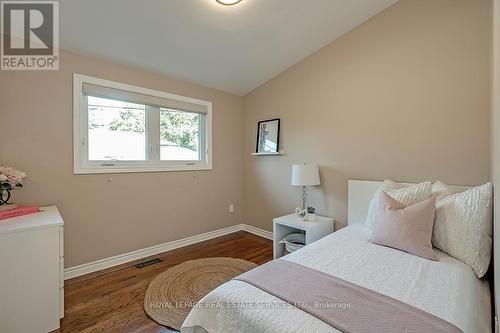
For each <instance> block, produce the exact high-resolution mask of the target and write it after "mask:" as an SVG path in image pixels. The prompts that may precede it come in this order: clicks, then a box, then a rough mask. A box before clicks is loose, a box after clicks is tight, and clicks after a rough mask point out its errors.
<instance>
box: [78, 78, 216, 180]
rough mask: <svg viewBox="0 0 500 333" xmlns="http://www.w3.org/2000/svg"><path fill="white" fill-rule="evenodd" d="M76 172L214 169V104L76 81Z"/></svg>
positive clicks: (103, 82) (99, 82) (94, 80)
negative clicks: (212, 114) (212, 141)
mask: <svg viewBox="0 0 500 333" xmlns="http://www.w3.org/2000/svg"><path fill="white" fill-rule="evenodd" d="M73 85H74V159H75V161H74V172H75V174H86V173H113V172H151V171H181V170H207V169H211V168H212V154H211V119H212V117H211V112H212V103H211V102H207V101H202V100H197V99H193V98H189V97H183V96H178V95H173V94H169V93H164V92H160V91H156V90H149V89H145V88H140V87H135V86H130V85H126V84H121V83H118V82H112V81H107V80H102V79H98V78H93V77H89V76H84V75H79V74H75V75H74V80H73Z"/></svg>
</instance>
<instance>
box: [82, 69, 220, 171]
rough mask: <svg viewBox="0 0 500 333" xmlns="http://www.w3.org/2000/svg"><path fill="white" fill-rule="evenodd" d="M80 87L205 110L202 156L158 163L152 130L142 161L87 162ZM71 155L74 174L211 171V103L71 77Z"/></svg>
mask: <svg viewBox="0 0 500 333" xmlns="http://www.w3.org/2000/svg"><path fill="white" fill-rule="evenodd" d="M84 84H91V85H97V86H101V87H106V88H112V89H119V90H123V91H127V92H132V93H138V94H143V95H148V96H154V97H160V98H165V99H169V100H174V101H178V102H183V103H190V104H195V105H199V106H202V107H205V108H206V111H207V112H206V114H204V116H203V117H200V118H201V119H202V124H201V129H202V131H201V134H200V138H201V148H202V149H203V147H205V152H200V154H204V156H203V155H202V156H201V157H202V158H201V160H199V161H161V160H159V156H160V142H159V141H158V142H153V140H154V141H156V139H153V138H149V137H148V134H150V133H154V136H155V138H156V137H158V138H159V132H160V129H159V128H158V129H156V128H154V129H153V128H152V130H151V131H146V142H147V147H148V149H147V150H146V156H147V157H146V159H147V160H146V161H89V159H88V109H87V103H86V98H87V97H86V96H85V95H84V92H83V85H84ZM156 113H158V115H156ZM156 113H152V114H154V117H159V112H156ZM146 122H147V123H146V127H149V126H151V117H149V116H147V117H146ZM158 123H159V121H158ZM152 150H155V156H158V158H156V159H155V160H150V159H149V158H148V154H149V152H151V151H152ZM73 152H74V156H73V158H74V162H73V163H74V174H98V173H127V172H162V171H198V170H212V102H210V101H204V100H200V99H195V98H191V97H185V96H179V95H175V94H170V93H167V92H163V91H158V90H152V89H147V88H142V87H138V86H133V85H129V84H124V83H120V82H115V81H109V80H104V79H100V78H96V77H91V76H87V75H82V74H76V73H75V74H74V75H73Z"/></svg>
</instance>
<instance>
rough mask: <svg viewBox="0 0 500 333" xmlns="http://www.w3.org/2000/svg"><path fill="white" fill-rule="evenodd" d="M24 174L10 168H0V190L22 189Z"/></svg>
mask: <svg viewBox="0 0 500 333" xmlns="http://www.w3.org/2000/svg"><path fill="white" fill-rule="evenodd" d="M24 178H26V174H25V173H24V172H22V171H19V170H17V169H14V168H11V167H0V188H2V187H3V188H9V187H10V188H13V187H16V186H17V187H22V186H23V180H24Z"/></svg>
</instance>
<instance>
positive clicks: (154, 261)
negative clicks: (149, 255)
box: [134, 258, 161, 269]
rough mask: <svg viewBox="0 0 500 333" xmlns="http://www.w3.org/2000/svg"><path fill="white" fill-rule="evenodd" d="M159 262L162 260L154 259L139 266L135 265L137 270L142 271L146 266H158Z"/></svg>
mask: <svg viewBox="0 0 500 333" xmlns="http://www.w3.org/2000/svg"><path fill="white" fill-rule="evenodd" d="M159 262H161V260H160V259H158V258H154V259H150V260H146V261H143V262H141V263H139V264H137V265H134V266H135V268H137V269H141V268H144V267H146V266H151V265H154V264H157V263H159Z"/></svg>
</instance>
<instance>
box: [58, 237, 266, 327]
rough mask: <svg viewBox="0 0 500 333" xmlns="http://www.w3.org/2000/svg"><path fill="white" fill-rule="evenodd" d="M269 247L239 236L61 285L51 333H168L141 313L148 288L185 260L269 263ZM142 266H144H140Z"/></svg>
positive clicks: (174, 251) (255, 239)
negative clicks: (61, 305) (57, 323)
mask: <svg viewBox="0 0 500 333" xmlns="http://www.w3.org/2000/svg"><path fill="white" fill-rule="evenodd" d="M272 252H273V250H272V243H271V241H269V240H267V239H264V238H261V237H258V236H255V235H252V234H249V233H246V232H238V233H234V234H231V235H228V236H224V237H220V238H216V239H212V240H209V241H206V242H203V243H198V244H195V245H191V246H187V247H184V248H181V249H177V250H173V251H169V252H165V253H162V254H159V255H156V256H154V257H153V258H160V259H161V260H162V262H160V263H157V264H154V265H151V266H147V267H144V268H142V269H137V268H135V267H134V266H133V265H134V264H136V263H137V262H133V263H129V264H125V265H121V266H118V267H115V268H111V269H108V270H105V271H100V272H96V273H92V274H89V275H86V276H82V277H78V278H75V279H72V280H68V281H66V282H65V297H64V299H65V313H64V315H65V316H64V319H63V320H62V321H61V328H60V329H59V330H57V331H54V332H85V333H90V332H92V333H94V332H106V333H111V332H141V333H146V332H172V331H170V330H169V329H167V328H165V327H162V326H160V325H158V324H157V323H155V322H154V321H152V320H151V319H149V318H148V317H147V316H146V314H145V313H144V310H143V301H144V295H145V293H146V288H147V286H148V284H149V282H150V281H151V280H152V279H153V278H154V277H155V276H156V275H157V274H159V273H161V272H163V271H165V270H166V269H167V268H169V267H172V266H174V265H177V264H179V263H181V262H184V261H186V260H192V259H198V258H207V257H233V258H241V259H245V260H248V261H252V262H254V263H256V264H263V263H265V262H266V261H269V260H271V259H272V255H273V254H272ZM141 261H144V259H143V260H141Z"/></svg>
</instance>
